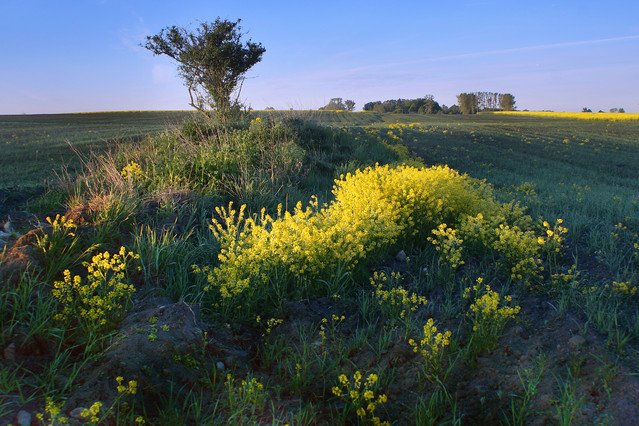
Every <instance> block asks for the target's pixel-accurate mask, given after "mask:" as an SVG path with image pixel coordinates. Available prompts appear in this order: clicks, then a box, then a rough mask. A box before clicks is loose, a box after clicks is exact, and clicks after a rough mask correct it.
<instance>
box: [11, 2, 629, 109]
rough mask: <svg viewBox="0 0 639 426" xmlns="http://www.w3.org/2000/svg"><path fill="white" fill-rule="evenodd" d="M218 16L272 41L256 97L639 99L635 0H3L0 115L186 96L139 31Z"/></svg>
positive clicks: (248, 94) (285, 101) (169, 103)
mask: <svg viewBox="0 0 639 426" xmlns="http://www.w3.org/2000/svg"><path fill="white" fill-rule="evenodd" d="M218 16H219V17H221V18H223V19H229V20H236V19H238V18H241V19H242V23H241V26H242V29H243V31H244V32H246V33H248V35H247V38H251V39H252V40H253V41H255V42H260V43H262V44H263V45H264V47H265V48H266V53H265V54H264V56H263V60H262V62H260V63H259V64H257V65H256V66H255V67H254V68H252V69H251V70H250V71H249V73H248V75H247V76H248V77H249V78H248V79H247V81H246V83H245V84H244V88H243V90H242V93H241V100H243V101H244V103H245V104H247V105H250V106H252V107H253V108H255V109H262V108H265V107H267V106H272V107H275V108H277V109H289V108H294V109H317V108H319V107H320V106H323V105H325V104H326V103H328V101H329V100H330V99H331V98H333V97H342V98H344V99H352V100H354V101H355V102H356V109H357V110H359V109H361V108H362V107H363V105H364V104H365V103H366V102H370V101H376V100H382V101H383V100H387V99H397V98H417V97H421V96H424V95H426V94H432V95H434V97H435V100H437V101H438V102H439V103H441V104H446V105H451V104H453V103H456V95H457V94H459V93H461V92H474V91H492V92H502V93H512V94H513V95H514V96H515V99H516V101H517V106H518V108H519V109H525V108H526V109H531V110H542V109H550V110H555V111H580V110H581V108H582V107H589V108H591V109H592V110H593V111H597V110H599V109H601V110H604V111H608V110H609V109H610V108H613V107H623V108H625V109H626V111H627V112H639V19H638V18H639V2H636V1H634V0H626V1H615V0H611V1H607V2H603V1H590V0H582V1H530V2H520V1H514V0H508V1H481V0H475V1H463V0H461V1H456V2H448V1H441V0H440V1H430V0H421V1H403V2H390V1H388V0H387V1H376V0H368V1H346V0H342V1H332V0H327V1H310V2H305V1H299V0H297V1H270V2H267V1H263V0H262V1H259V2H258V1H252V0H244V1H232V0H226V1H218V0H203V1H200V0H196V1H190V0H182V1H162V0H140V1H136V0H84V1H73V0H55V1H54V0H38V1H30V0H13V1H9V0H4V1H2V5H1V8H0V40H1V42H0V57H1V58H2V66H1V67H0V114H22V113H55V112H85V111H117V110H166V109H189V106H188V94H187V91H186V89H185V87H184V86H183V84H182V82H181V80H180V79H179V78H178V77H177V74H176V67H175V65H174V64H173V63H172V62H171V61H170V60H169V59H168V58H164V57H157V56H153V55H152V54H151V52H149V51H147V50H146V49H144V48H142V47H140V46H139V44H140V43H142V42H143V41H144V39H145V36H147V35H154V34H156V33H158V32H159V31H160V30H161V29H162V28H164V27H167V26H171V25H178V26H188V25H189V24H192V25H193V28H195V26H196V25H197V21H213V20H215V18H216V17H218Z"/></svg>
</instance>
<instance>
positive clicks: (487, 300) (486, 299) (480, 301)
mask: <svg viewBox="0 0 639 426" xmlns="http://www.w3.org/2000/svg"><path fill="white" fill-rule="evenodd" d="M473 295H474V297H473ZM463 297H464V299H472V303H471V305H470V312H468V316H469V317H470V318H472V321H473V331H474V332H475V337H474V341H473V344H475V345H477V347H478V348H479V350H480V351H481V350H490V349H492V348H493V347H494V346H495V344H496V343H497V339H498V338H499V334H500V333H501V330H502V329H503V328H504V326H505V325H506V322H507V321H508V320H509V319H511V318H514V317H515V316H516V315H517V314H518V313H519V311H520V309H521V308H520V307H519V306H507V305H503V304H502V305H501V306H500V303H502V300H501V296H500V295H499V293H497V292H495V291H493V290H492V289H491V288H490V286H489V285H487V284H483V279H482V278H481V277H480V278H477V284H476V285H474V286H473V287H468V288H466V289H465V290H464V294H463ZM503 301H504V302H507V303H511V302H512V297H511V296H505V297H504V298H503Z"/></svg>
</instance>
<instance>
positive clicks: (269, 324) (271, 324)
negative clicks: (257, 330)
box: [255, 315, 284, 337]
mask: <svg viewBox="0 0 639 426" xmlns="http://www.w3.org/2000/svg"><path fill="white" fill-rule="evenodd" d="M255 322H256V323H257V324H258V325H262V317H261V316H259V315H258V316H257V317H256V318H255ZM283 322H284V320H283V319H279V318H269V319H268V320H266V324H265V329H264V333H262V337H265V336H268V335H269V334H271V331H273V329H274V328H275V327H277V326H278V325H280V324H282V323H283Z"/></svg>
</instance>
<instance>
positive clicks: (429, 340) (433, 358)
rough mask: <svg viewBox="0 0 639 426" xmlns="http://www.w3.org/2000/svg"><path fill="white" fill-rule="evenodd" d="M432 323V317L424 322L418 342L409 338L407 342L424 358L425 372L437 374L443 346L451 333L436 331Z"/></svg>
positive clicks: (448, 342)
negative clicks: (421, 335) (422, 332)
mask: <svg viewBox="0 0 639 426" xmlns="http://www.w3.org/2000/svg"><path fill="white" fill-rule="evenodd" d="M434 323H435V322H434V321H433V319H432V318H429V319H428V321H427V322H426V324H424V338H423V339H421V340H420V341H419V342H416V341H415V340H413V339H410V340H409V341H408V344H409V345H411V346H412V347H413V351H414V352H415V353H419V354H420V355H421V356H422V357H423V358H424V363H425V365H424V367H425V368H424V369H425V371H426V373H427V374H429V375H430V374H434V375H435V376H437V375H439V373H440V371H441V361H442V357H443V354H444V348H445V347H446V346H448V345H449V344H450V336H451V335H452V333H451V332H450V331H446V332H444V333H438V332H437V327H435V324H434Z"/></svg>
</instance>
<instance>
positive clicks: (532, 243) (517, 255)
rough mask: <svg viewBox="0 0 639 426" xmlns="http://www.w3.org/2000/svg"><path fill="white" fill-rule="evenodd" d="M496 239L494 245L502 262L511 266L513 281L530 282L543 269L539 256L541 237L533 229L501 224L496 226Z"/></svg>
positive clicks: (506, 265) (507, 266) (505, 265)
mask: <svg viewBox="0 0 639 426" xmlns="http://www.w3.org/2000/svg"><path fill="white" fill-rule="evenodd" d="M494 232H495V237H496V238H495V240H494V241H493V243H492V247H493V249H494V250H496V251H497V252H498V253H499V254H500V255H501V257H500V263H501V264H502V265H503V266H504V267H505V268H510V278H511V279H512V280H513V281H521V282H524V283H529V280H531V279H532V278H534V277H535V276H537V274H538V273H539V272H540V271H542V270H543V269H541V267H540V265H541V259H540V258H539V250H540V242H539V237H538V236H536V235H535V233H534V232H533V231H524V230H522V229H521V228H520V227H518V226H516V225H514V226H509V225H504V224H500V225H499V227H498V228H495V230H494Z"/></svg>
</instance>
